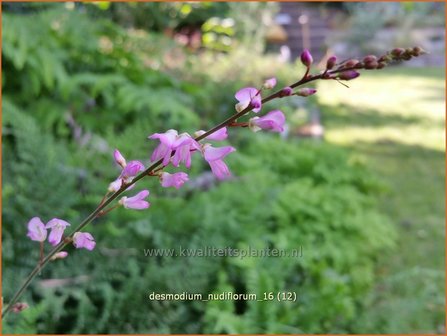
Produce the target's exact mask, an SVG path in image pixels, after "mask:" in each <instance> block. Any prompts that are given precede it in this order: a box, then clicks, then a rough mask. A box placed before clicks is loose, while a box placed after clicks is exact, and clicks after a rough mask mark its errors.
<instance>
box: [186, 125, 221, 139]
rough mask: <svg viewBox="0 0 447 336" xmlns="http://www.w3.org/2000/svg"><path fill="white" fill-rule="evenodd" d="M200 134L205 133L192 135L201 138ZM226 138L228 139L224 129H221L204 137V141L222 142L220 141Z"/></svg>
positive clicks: (200, 132) (203, 132)
mask: <svg viewBox="0 0 447 336" xmlns="http://www.w3.org/2000/svg"><path fill="white" fill-rule="evenodd" d="M202 134H205V131H203V130H200V131H197V132H195V133H194V135H195V136H196V137H198V136H201V135H202ZM226 138H228V133H227V128H226V127H223V128H221V129H219V130H217V131H216V132H214V133H212V134H210V135H208V136H207V137H205V139H206V140H214V141H222V140H225V139H226Z"/></svg>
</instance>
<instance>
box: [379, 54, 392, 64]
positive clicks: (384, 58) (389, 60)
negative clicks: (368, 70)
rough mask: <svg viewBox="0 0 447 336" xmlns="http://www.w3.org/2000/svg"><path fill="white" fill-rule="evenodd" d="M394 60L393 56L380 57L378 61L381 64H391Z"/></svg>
mask: <svg viewBox="0 0 447 336" xmlns="http://www.w3.org/2000/svg"><path fill="white" fill-rule="evenodd" d="M392 60H393V58H392V57H391V55H382V56H380V58H379V59H378V62H379V63H381V62H385V63H388V62H391V61H392Z"/></svg>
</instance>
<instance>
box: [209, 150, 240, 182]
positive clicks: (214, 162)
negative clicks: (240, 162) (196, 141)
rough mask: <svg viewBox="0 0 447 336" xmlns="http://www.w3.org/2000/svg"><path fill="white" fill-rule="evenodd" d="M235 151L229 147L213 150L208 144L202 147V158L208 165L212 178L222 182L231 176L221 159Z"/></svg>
mask: <svg viewBox="0 0 447 336" xmlns="http://www.w3.org/2000/svg"><path fill="white" fill-rule="evenodd" d="M235 150H236V149H234V147H231V146H225V147H220V148H214V147H212V146H211V145H210V144H207V145H205V146H204V148H203V156H204V158H205V160H206V161H207V162H208V163H209V165H210V167H211V171H212V172H213V174H214V176H216V177H217V178H218V179H219V180H224V179H226V178H228V177H230V176H231V173H230V170H229V169H228V167H227V165H226V164H225V162H224V161H223V158H224V157H225V156H227V155H228V154H230V153H231V152H234V151H235Z"/></svg>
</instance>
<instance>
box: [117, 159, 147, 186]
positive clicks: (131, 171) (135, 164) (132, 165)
mask: <svg viewBox="0 0 447 336" xmlns="http://www.w3.org/2000/svg"><path fill="white" fill-rule="evenodd" d="M143 170H144V165H143V164H142V163H141V162H140V161H136V160H134V161H130V162H129V163H128V164H127V165H126V167H124V169H123V171H122V172H121V175H120V178H122V179H124V180H125V181H127V180H129V179H130V178H132V177H134V176H136V175H137V174H138V173H139V172H141V171H143Z"/></svg>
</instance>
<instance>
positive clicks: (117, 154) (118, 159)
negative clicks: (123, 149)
mask: <svg viewBox="0 0 447 336" xmlns="http://www.w3.org/2000/svg"><path fill="white" fill-rule="evenodd" d="M113 158H114V159H115V162H116V163H117V164H119V165H120V166H121V167H122V168H125V167H126V165H127V163H126V159H125V158H124V156H122V155H121V153H120V151H119V150H118V149H115V151H114V152H113Z"/></svg>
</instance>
